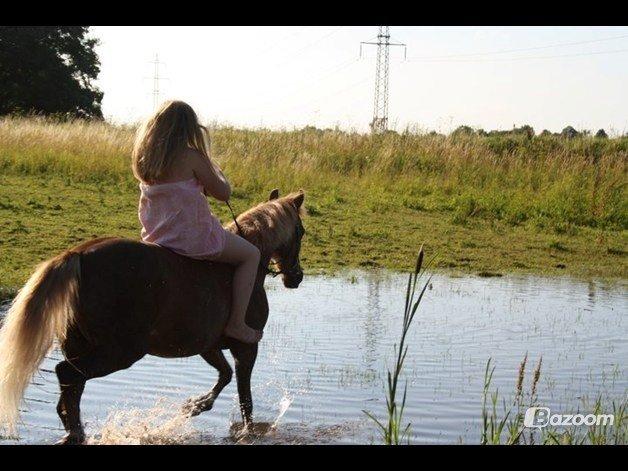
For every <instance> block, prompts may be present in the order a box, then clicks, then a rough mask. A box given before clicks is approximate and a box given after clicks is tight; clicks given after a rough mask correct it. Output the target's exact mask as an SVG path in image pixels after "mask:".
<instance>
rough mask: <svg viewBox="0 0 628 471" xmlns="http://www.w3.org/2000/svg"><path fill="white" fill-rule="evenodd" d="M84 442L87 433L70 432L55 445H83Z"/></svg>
mask: <svg viewBox="0 0 628 471" xmlns="http://www.w3.org/2000/svg"><path fill="white" fill-rule="evenodd" d="M83 443H85V434H84V433H83V432H80V433H78V432H70V433H68V434H66V436H65V437H63V438H62V439H61V440H59V441H58V442H57V443H55V445H82V444H83Z"/></svg>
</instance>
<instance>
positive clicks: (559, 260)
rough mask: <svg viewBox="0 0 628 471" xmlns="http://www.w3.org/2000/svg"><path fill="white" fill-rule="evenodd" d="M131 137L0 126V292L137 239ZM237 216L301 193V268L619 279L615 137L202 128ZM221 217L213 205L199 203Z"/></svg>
mask: <svg viewBox="0 0 628 471" xmlns="http://www.w3.org/2000/svg"><path fill="white" fill-rule="evenodd" d="M133 132H134V129H133V128H132V127H119V126H112V125H109V124H107V123H85V122H73V123H55V122H52V121H46V120H41V119H33V118H30V119H17V118H5V119H3V120H0V221H1V225H0V287H2V289H3V290H5V291H9V292H10V291H13V290H14V289H15V288H16V287H18V286H20V285H21V284H22V283H23V282H24V281H25V279H26V277H27V276H28V274H29V273H30V272H31V270H32V269H33V267H34V265H35V264H36V263H38V262H39V261H41V260H43V259H45V258H47V257H49V256H51V255H54V254H56V253H57V252H59V251H60V250H63V249H65V248H68V247H70V246H72V245H74V244H76V243H78V242H80V241H82V240H85V239H89V238H92V237H96V236H104V235H118V236H126V237H132V238H138V237H139V229H140V227H139V222H138V219H137V199H138V194H139V191H138V188H137V183H136V182H135V181H134V180H133V177H132V175H131V172H130V150H131V146H132V141H133ZM212 148H213V154H214V156H215V157H216V158H217V160H218V161H219V162H220V164H221V166H222V167H223V168H224V170H225V173H226V174H227V176H228V177H229V178H230V179H231V181H232V184H233V186H234V196H233V205H234V207H235V209H236V210H244V209H245V208H247V207H248V206H250V205H252V204H254V203H256V202H258V201H260V200H262V199H265V198H266V196H267V195H268V193H269V191H270V190H271V189H272V188H274V187H278V188H280V190H281V191H282V192H283V193H286V192H288V191H293V190H296V189H298V188H303V189H305V191H306V207H307V209H308V211H309V217H308V218H307V219H306V221H305V222H304V224H305V226H306V229H307V236H306V239H305V241H304V246H303V256H302V262H303V265H304V267H305V268H306V270H308V271H310V272H312V271H315V270H325V271H332V270H335V269H338V268H343V267H386V268H392V269H405V268H406V267H408V266H411V265H412V263H411V261H412V260H413V259H414V257H415V255H416V249H417V247H418V246H419V245H420V244H421V243H425V248H426V251H427V252H428V253H430V254H434V253H437V254H438V255H439V260H438V263H437V268H439V269H446V270H449V271H454V272H464V273H474V274H479V275H482V276H491V275H500V274H506V273H509V272H528V273H538V274H550V275H555V274H569V275H572V276H576V277H583V278H588V277H602V278H626V275H627V267H628V265H627V263H626V242H627V240H628V239H627V234H628V232H627V229H628V200H627V198H626V161H627V157H628V138H618V139H596V138H591V137H582V138H576V139H563V138H559V137H555V136H543V137H533V138H527V137H526V136H515V135H511V136H508V135H506V136H489V137H478V136H449V137H445V136H439V135H413V134H401V135H399V134H393V133H390V134H386V135H379V136H370V135H360V134H350V133H344V132H341V131H334V130H327V131H322V130H317V129H313V128H312V129H305V130H300V131H268V130H255V131H253V130H238V129H232V128H225V127H214V129H213V130H212ZM212 208H213V209H214V211H215V212H216V213H217V214H218V215H219V217H220V218H221V220H222V221H223V222H227V221H228V213H227V211H226V208H225V207H224V205H222V204H220V203H217V202H212Z"/></svg>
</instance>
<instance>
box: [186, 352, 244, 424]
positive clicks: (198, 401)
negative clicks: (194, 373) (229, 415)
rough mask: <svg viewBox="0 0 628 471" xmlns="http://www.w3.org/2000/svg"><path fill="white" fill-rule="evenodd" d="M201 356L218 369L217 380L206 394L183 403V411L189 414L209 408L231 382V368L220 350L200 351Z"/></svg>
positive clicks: (192, 414) (195, 413)
mask: <svg viewBox="0 0 628 471" xmlns="http://www.w3.org/2000/svg"><path fill="white" fill-rule="evenodd" d="M201 356H202V357H203V359H204V360H205V361H206V362H207V363H209V364H210V365H211V366H213V367H214V368H216V369H217V370H218V381H216V384H215V385H214V387H213V388H212V390H211V391H209V393H208V394H205V395H203V396H199V397H197V398H191V399H189V400H188V401H187V402H186V403H185V405H184V406H183V411H184V412H185V413H188V414H190V415H191V416H195V415H198V414H200V413H201V412H205V411H207V410H210V409H211V408H212V407H213V405H214V401H215V400H216V398H217V397H218V395H219V394H220V392H221V391H222V390H223V389H224V387H225V386H226V385H227V384H229V383H230V382H231V378H232V377H233V370H232V369H231V366H230V365H229V362H227V359H226V358H225V355H224V353H222V350H220V349H218V350H210V351H209V352H207V353H202V354H201Z"/></svg>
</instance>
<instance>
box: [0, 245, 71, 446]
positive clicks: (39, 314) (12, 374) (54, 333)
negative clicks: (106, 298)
mask: <svg viewBox="0 0 628 471" xmlns="http://www.w3.org/2000/svg"><path fill="white" fill-rule="evenodd" d="M79 276H80V256H79V254H78V253H76V252H65V253H63V254H61V255H58V256H57V257H55V258H53V259H50V260H48V261H46V262H43V263H42V264H40V265H39V266H38V267H37V269H36V270H35V273H33V275H32V276H31V277H30V278H29V280H28V281H27V282H26V284H25V285H24V287H23V288H22V289H21V290H20V291H19V293H18V294H17V296H16V297H15V299H14V300H13V303H12V304H11V307H10V308H9V311H8V313H7V315H6V317H5V319H4V324H3V325H2V329H0V427H2V426H4V428H5V429H6V430H7V432H8V433H9V434H11V435H13V434H14V433H15V425H16V422H17V419H18V416H19V406H20V403H21V401H22V396H23V395H24V390H25V389H26V387H27V386H28V384H29V382H30V380H31V378H32V376H33V374H34V373H35V371H36V370H37V368H38V367H39V364H40V363H41V362H42V360H43V359H44V357H45V356H46V354H47V353H48V351H49V350H50V348H51V347H52V343H53V341H54V339H55V337H57V338H58V339H60V340H63V339H64V338H65V335H66V332H67V330H68V326H69V325H70V323H71V322H72V321H73V318H74V313H75V310H76V306H77V299H78V281H79Z"/></svg>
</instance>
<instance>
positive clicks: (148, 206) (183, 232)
mask: <svg viewBox="0 0 628 471" xmlns="http://www.w3.org/2000/svg"><path fill="white" fill-rule="evenodd" d="M140 190H141V192H142V193H141V195H140V204H139V210H138V215H139V218H140V222H141V223H142V234H141V236H142V240H143V241H144V242H150V243H153V244H158V245H161V246H162V247H166V248H168V249H170V250H172V251H174V252H176V253H179V254H181V255H185V256H187V257H191V258H196V259H211V258H214V257H216V256H218V255H219V254H220V253H221V252H222V250H223V248H224V246H225V238H226V231H225V229H224V228H223V227H222V225H221V224H220V221H219V220H218V219H217V218H216V216H214V215H213V214H212V212H211V210H210V209H209V204H208V202H207V198H206V197H205V194H204V193H203V186H202V185H201V184H200V183H199V182H198V180H197V179H196V178H191V179H189V180H184V181H179V182H173V183H158V184H154V185H147V184H145V183H140Z"/></svg>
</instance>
